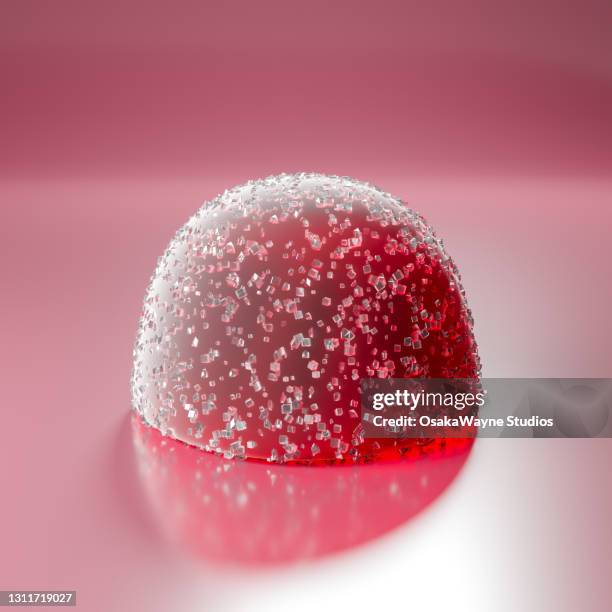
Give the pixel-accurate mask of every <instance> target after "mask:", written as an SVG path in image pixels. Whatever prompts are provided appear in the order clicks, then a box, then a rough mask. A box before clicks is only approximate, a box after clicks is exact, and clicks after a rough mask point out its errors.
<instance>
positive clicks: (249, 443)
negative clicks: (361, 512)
mask: <svg viewBox="0 0 612 612" xmlns="http://www.w3.org/2000/svg"><path fill="white" fill-rule="evenodd" d="M478 375H479V360H478V354H477V347H476V343H475V341H474V337H473V333H472V318H471V315H470V311H469V310H468V308H467V305H466V301H465V296H464V292H463V289H462V287H461V283H460V277H459V274H458V271H457V269H456V267H455V265H454V263H453V262H452V260H451V259H450V258H449V257H448V255H446V253H445V251H444V248H443V245H442V242H441V241H440V240H439V239H438V238H437V237H436V236H435V234H434V233H433V231H432V229H431V227H430V226H429V225H428V224H427V223H426V222H425V220H424V219H423V218H422V217H421V216H420V215H418V214H417V213H415V212H414V211H412V210H410V209H409V208H408V207H407V206H406V205H405V204H404V203H403V202H401V201H400V200H398V199H396V198H394V197H392V196H390V195H389V194H387V193H385V192H382V191H380V190H379V189H377V188H375V187H373V186H371V185H368V184H365V183H361V182H358V181H355V180H353V179H349V178H339V177H331V176H323V175H317V174H297V175H280V176H277V177H271V178H268V179H265V180H262V181H255V182H250V183H247V184H245V185H243V186H240V187H236V188H234V189H232V190H230V191H226V192H225V193H224V194H222V195H221V196H219V197H218V198H216V199H215V200H213V201H211V202H210V203H208V204H205V205H204V206H203V207H202V208H201V209H200V210H199V211H198V212H197V213H196V214H195V215H194V216H193V217H192V218H191V219H190V220H189V221H188V222H187V224H186V225H185V226H184V227H183V228H181V229H180V230H179V231H178V232H177V234H176V236H175V237H174V239H173V240H172V242H171V244H170V246H169V247H168V249H167V250H166V252H165V254H164V255H163V257H162V258H161V259H160V260H159V262H158V266H157V269H156V271H155V274H154V276H153V278H152V280H151V284H150V286H149V289H148V291H147V295H146V297H145V302H144V309H143V313H142V317H141V320H140V327H139V331H138V337H137V341H136V346H135V349H134V370H133V374H132V403H133V406H134V408H135V410H136V411H137V412H138V413H139V414H140V415H141V417H142V418H143V419H144V420H145V422H146V423H148V424H149V425H152V426H154V427H156V428H158V429H159V430H160V431H161V432H162V433H163V434H165V435H169V436H171V437H173V438H176V439H178V440H181V441H183V442H186V443H188V444H191V445H194V446H198V447H200V448H202V449H205V450H207V451H211V452H215V453H218V454H221V455H223V456H224V457H226V458H233V457H236V458H249V459H259V460H266V461H270V462H278V463H287V462H290V463H307V464H311V463H319V462H334V463H336V462H367V461H371V460H374V459H383V458H396V457H399V456H406V455H408V456H417V455H422V454H423V453H428V452H431V451H432V450H435V449H437V448H440V447H441V446H444V445H448V444H449V443H451V442H450V441H448V440H432V441H427V442H423V441H422V440H416V439H402V440H399V439H366V438H365V437H364V434H363V427H362V426H361V423H360V421H361V418H360V414H361V407H360V381H361V380H362V379H364V378H374V377H375V378H383V379H384V378H477V377H478Z"/></svg>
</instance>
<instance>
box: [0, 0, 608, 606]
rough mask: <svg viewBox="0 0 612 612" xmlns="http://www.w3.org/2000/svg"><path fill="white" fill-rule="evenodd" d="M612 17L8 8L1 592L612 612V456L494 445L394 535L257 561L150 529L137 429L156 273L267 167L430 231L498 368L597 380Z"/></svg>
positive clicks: (284, 8)
mask: <svg viewBox="0 0 612 612" xmlns="http://www.w3.org/2000/svg"><path fill="white" fill-rule="evenodd" d="M611 27H612V7H611V5H610V3H606V2H569V3H559V2H546V1H542V0H540V1H538V2H532V3H529V5H528V6H527V5H521V4H520V3H515V2H494V3H491V2H478V1H477V2H471V3H463V2H461V3H459V2H433V3H425V5H421V3H418V4H417V3H409V2H399V1H398V2H344V1H341V2H333V3H331V2H319V1H315V2H309V3H304V2H302V3H293V2H263V3H255V2H252V3H250V2H228V3H207V2H183V3H178V4H177V3H176V2H154V3H136V2H122V3H116V4H114V5H109V3H102V2H96V3H91V2H82V1H58V2H53V3H41V2H34V1H25V0H20V1H15V2H12V1H9V2H3V3H2V6H1V7H0V76H1V78H2V80H1V83H2V92H1V94H0V111H1V112H0V123H1V125H0V133H1V134H2V144H3V146H2V147H0V269H1V271H2V279H3V291H2V300H1V301H0V321H1V322H2V323H1V325H2V328H1V334H2V335H1V336H0V337H1V338H2V349H3V350H2V352H1V355H0V361H1V368H2V369H1V371H2V376H1V377H0V391H1V394H2V395H1V397H2V413H1V414H2V420H1V423H2V426H3V432H4V438H3V441H2V444H1V445H0V487H1V489H0V490H1V491H2V498H1V500H2V501H1V506H0V507H1V508H2V510H1V515H0V546H1V555H0V589H15V588H18V589H22V588H23V589H26V588H31V589H41V588H54V589H77V590H78V601H79V608H81V609H84V610H126V609H131V610H139V609H146V610H168V609H174V610H242V609H248V610H259V609H262V610H263V609H270V608H274V607H275V606H279V605H283V606H285V607H288V608H291V609H292V610H302V609H304V610H312V609H313V608H315V607H317V606H318V607H320V606H321V605H323V604H322V602H325V604H326V607H327V605H329V606H330V607H331V606H333V605H342V606H346V607H347V608H353V609H359V607H360V606H364V607H366V606H367V607H368V608H369V609H374V608H375V607H376V606H381V607H384V606H391V605H394V604H397V602H398V601H402V602H406V603H407V604H408V603H410V605H411V606H413V607H416V606H420V605H431V602H432V598H433V599H435V601H436V602H437V603H439V606H440V607H445V606H451V605H452V606H453V607H454V608H459V609H471V610H480V609H482V610H490V609H495V610H502V611H505V610H508V611H510V610H517V609H521V610H526V611H531V610H534V611H536V610H537V611H541V610H547V609H555V610H558V611H565V610H567V611H568V612H569V611H573V610H576V609H588V610H590V611H592V612H598V611H599V610H607V609H609V605H610V601H611V600H612V592H611V587H610V582H609V575H610V570H611V568H610V562H609V556H610V550H611V549H612V536H611V535H610V533H611V530H610V528H609V517H610V516H611V514H612V494H611V492H610V477H609V465H610V460H611V459H612V446H611V445H610V441H609V440H600V441H588V440H575V441H565V440H547V441H543V440H542V441H530V440H480V441H478V443H477V444H476V446H475V448H474V451H473V453H472V455H471V457H470V458H469V460H468V463H467V465H466V466H465V468H464V469H463V471H462V472H461V473H460V475H459V477H458V478H457V479H456V481H455V482H454V484H453V485H452V486H451V487H450V488H449V489H448V490H447V491H446V493H444V494H443V495H442V496H441V497H440V498H439V499H438V500H437V501H436V502H435V503H434V504H433V505H432V506H430V507H429V509H428V510H427V511H425V512H423V513H422V514H421V515H419V516H418V517H417V518H415V519H414V520H412V521H410V522H408V523H406V524H405V525H403V526H402V527H400V528H399V529H397V530H395V531H393V532H391V533H388V534H387V535H385V536H383V537H382V538H380V539H378V540H376V541H374V542H371V543H369V544H367V545H365V546H362V547H359V548H355V549H352V550H349V551H346V552H344V553H341V554H338V555H335V556H332V557H329V558H323V559H320V560H317V561H313V562H310V563H306V564H299V565H290V566H282V567H277V568H267V569H258V568H253V567H249V568H247V569H245V568H244V567H235V566H232V567H226V566H224V565H214V566H211V565H206V564H204V565H203V564H202V563H201V562H195V561H193V560H192V559H191V558H190V557H189V555H188V554H187V553H185V552H184V551H182V550H181V549H180V548H179V547H176V546H173V545H170V544H167V543H166V541H165V540H164V538H163V537H162V536H161V535H160V531H161V530H160V528H159V525H158V524H157V523H156V521H155V519H154V518H153V517H154V515H153V513H151V512H150V508H149V503H148V501H147V498H146V497H145V496H144V495H143V492H142V487H141V483H140V480H139V478H138V475H137V473H136V468H135V465H134V460H133V450H132V440H131V434H130V429H129V422H128V411H129V373H130V367H131V348H132V343H133V338H134V334H135V331H136V324H137V319H138V313H139V310H140V304H141V301H142V297H143V295H144V290H145V286H146V284H147V282H148V279H149V276H150V274H151V273H152V271H153V267H154V264H155V259H156V257H157V256H158V255H160V254H161V253H162V251H163V249H164V248H165V246H166V244H167V243H168V241H169V239H170V238H171V236H172V234H173V233H174V231H175V230H176V229H177V228H178V227H179V226H180V225H181V224H182V223H183V222H184V221H185V220H186V219H187V218H188V216H189V215H190V214H191V213H192V212H194V211H195V210H196V208H197V207H198V206H199V205H200V204H201V203H202V202H203V201H205V200H207V199H209V198H211V197H213V196H215V195H216V194H217V193H218V192H220V191H222V190H223V189H225V188H226V187H230V186H233V185H235V184H238V183H241V182H244V181H245V180H247V179H249V178H257V177H260V176H265V175H269V174H274V173H277V172H281V171H286V172H291V171H298V170H309V171H319V172H328V173H334V174H347V175H350V176H354V177H355V178H358V179H364V180H368V181H370V182H373V183H376V184H379V185H380V186H382V187H383V188H385V189H386V190H388V191H390V192H392V193H394V194H396V195H398V196H400V197H402V198H403V199H405V200H406V201H407V202H409V204H410V205H411V206H413V207H414V208H416V209H417V210H419V211H420V212H421V213H423V214H424V215H425V217H426V218H427V219H428V220H429V221H430V222H431V223H432V224H433V225H434V227H435V228H436V230H437V231H438V233H439V235H440V236H442V237H443V238H444V239H445V242H446V245H447V247H448V250H449V252H450V253H451V255H452V256H453V257H454V258H455V260H456V262H457V264H458V266H459V268H460V270H461V271H462V274H463V280H464V284H465V287H466V290H467V295H468V300H469V303H470V305H471V308H472V310H473V313H474V317H475V321H476V329H475V332H476V337H477V340H478V342H479V345H480V347H481V357H482V360H483V364H484V374H485V375H488V376H527V377H537V376H593V377H596V376H610V375H611V368H610V366H611V362H612V359H611V358H610V340H611V331H612V325H611V324H610V320H609V313H610V304H611V303H612V283H611V282H610V273H609V259H610V256H609V244H610V230H611V229H612V144H611V143H612V37H610V30H611ZM372 520H376V518H375V517H372ZM237 585H240V588H237Z"/></svg>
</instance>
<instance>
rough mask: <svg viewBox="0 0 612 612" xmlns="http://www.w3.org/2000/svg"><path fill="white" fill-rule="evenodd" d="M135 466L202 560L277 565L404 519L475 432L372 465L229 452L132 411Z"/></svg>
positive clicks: (444, 482)
mask: <svg viewBox="0 0 612 612" xmlns="http://www.w3.org/2000/svg"><path fill="white" fill-rule="evenodd" d="M132 432H133V440H134V446H135V450H136V457H137V465H138V468H139V472H140V477H141V480H142V483H143V487H144V490H145V492H146V497H147V499H148V501H149V504H150V506H151V508H152V510H153V514H154V516H155V519H156V522H157V523H158V524H159V527H160V529H161V530H162V532H163V533H164V534H165V535H166V537H167V538H169V539H170V540H171V541H172V542H173V543H174V544H175V545H177V546H179V547H180V548H181V549H182V550H184V551H185V552H187V553H188V554H189V555H191V556H193V557H195V558H197V559H199V560H202V561H205V562H206V561H222V562H228V563H240V564H256V565H257V564H264V565H265V564H279V563H289V562H295V561H300V560H306V559H315V558H318V557H321V556H324V555H328V554H331V553H335V552H340V551H343V550H347V549H350V548H352V547H354V546H357V545H359V544H362V543H365V542H367V541H370V540H372V539H374V538H376V537H379V536H381V535H383V534H384V533H387V532H389V531H390V530H392V529H394V528H396V527H398V526H400V525H402V524H404V523H406V522H407V521H409V520H410V519H411V518H413V517H414V516H415V515H417V514H418V513H419V512H421V511H422V510H423V509H424V508H426V507H427V506H428V505H429V504H430V503H432V502H433V501H434V500H435V499H436V498H437V497H438V496H439V495H440V494H441V493H442V492H443V491H444V490H445V489H446V487H447V486H448V485H449V484H450V483H451V482H452V481H453V479H454V478H455V476H456V475H457V473H458V472H459V470H460V469H461V468H462V466H463V464H464V463H465V461H466V459H467V457H468V455H469V451H470V448H471V445H472V442H473V441H472V440H468V439H466V440H457V441H453V442H452V443H450V444H448V445H447V447H446V448H439V449H438V450H436V451H434V452H430V453H428V454H424V455H423V456H422V457H421V458H420V459H415V460H410V459H400V460H397V461H389V462H374V463H371V464H368V465H356V466H351V465H333V466H326V467H322V468H320V469H309V468H308V467H305V466H291V465H275V464H270V465H266V464H264V463H262V462H254V461H239V460H227V459H223V458H222V457H218V456H215V455H213V454H210V453H203V452H201V451H200V450H199V449H197V448H194V447H192V446H189V445H186V444H184V443H182V442H179V441H177V440H173V439H171V438H168V437H164V436H162V435H161V434H160V432H159V431H157V430H156V429H154V428H151V427H148V426H147V425H145V424H143V423H142V421H141V420H140V419H139V418H138V417H137V416H133V417H132Z"/></svg>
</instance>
